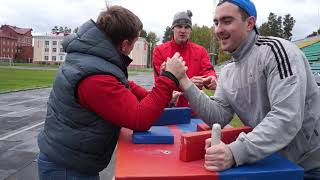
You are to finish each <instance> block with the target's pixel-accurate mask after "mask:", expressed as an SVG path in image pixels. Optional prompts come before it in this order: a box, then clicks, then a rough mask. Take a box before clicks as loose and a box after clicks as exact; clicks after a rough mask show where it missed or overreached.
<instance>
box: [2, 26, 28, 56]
mask: <svg viewBox="0 0 320 180" xmlns="http://www.w3.org/2000/svg"><path fill="white" fill-rule="evenodd" d="M31 31H32V29H31V28H19V27H16V26H11V25H2V26H1V27H0V59H10V60H16V61H21V62H30V61H32V55H33V52H32V50H33V49H32V34H31Z"/></svg>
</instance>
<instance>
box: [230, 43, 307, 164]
mask: <svg viewBox="0 0 320 180" xmlns="http://www.w3.org/2000/svg"><path fill="white" fill-rule="evenodd" d="M293 51H297V50H295V49H293ZM287 52H288V51H287ZM288 56H289V57H288V58H289V61H287V62H282V63H286V67H287V69H286V70H287V74H286V73H285V70H284V69H283V68H282V69H281V68H279V67H278V66H279V64H277V63H276V60H275V59H272V58H274V56H273V57H272V58H270V59H269V62H268V59H266V61H267V62H268V64H267V67H266V69H265V70H266V75H267V81H266V83H267V89H268V90H267V91H268V92H267V93H268V98H269V102H265V103H270V106H271V109H270V111H269V112H268V113H267V115H266V116H265V117H264V118H263V119H262V120H260V121H261V122H260V123H259V124H258V125H257V126H256V127H255V128H254V129H253V131H252V132H250V133H248V134H245V133H241V134H240V135H239V137H238V138H237V140H236V141H234V142H233V143H231V144H229V145H228V146H229V148H230V149H231V151H232V153H233V155H234V159H235V161H236V164H237V165H241V164H244V163H252V162H255V161H258V160H260V159H262V158H264V157H266V156H268V155H270V154H272V153H274V152H277V151H279V150H281V149H282V148H284V147H285V146H287V145H288V144H289V143H290V142H291V141H292V140H293V139H294V137H295V136H296V134H297V133H298V131H299V130H300V129H301V126H302V122H303V117H304V108H305V107H304V106H305V102H304V101H305V97H306V83H307V82H306V81H307V80H306V70H305V66H304V62H303V61H304V60H303V58H302V57H301V56H298V55H297V54H294V52H292V51H291V54H288ZM281 67H283V66H281ZM289 69H290V70H291V72H292V73H291V72H290V70H289ZM279 70H280V71H279ZM281 74H282V78H281Z"/></svg>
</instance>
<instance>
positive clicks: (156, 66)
mask: <svg viewBox="0 0 320 180" xmlns="http://www.w3.org/2000/svg"><path fill="white" fill-rule="evenodd" d="M152 61H153V75H154V80H156V79H157V78H158V77H159V75H160V66H161V64H162V63H163V62H164V61H165V59H163V57H162V56H161V53H160V50H159V47H158V46H156V47H155V48H154V50H153V55H152Z"/></svg>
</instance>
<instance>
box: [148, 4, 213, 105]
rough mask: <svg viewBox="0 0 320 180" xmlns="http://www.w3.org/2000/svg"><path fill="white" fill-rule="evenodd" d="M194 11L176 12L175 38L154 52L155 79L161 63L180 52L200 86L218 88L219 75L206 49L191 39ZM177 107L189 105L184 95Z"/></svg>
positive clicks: (191, 76) (173, 28) (189, 73)
mask: <svg viewBox="0 0 320 180" xmlns="http://www.w3.org/2000/svg"><path fill="white" fill-rule="evenodd" d="M191 17H192V12H191V11H190V10H187V11H183V12H178V13H176V14H175V16H174V18H173V22H172V26H171V28H172V31H173V39H172V40H171V41H169V42H166V43H164V44H161V45H159V46H157V47H155V49H154V52H153V70H154V79H155V81H156V80H157V79H158V78H159V74H160V69H161V64H162V63H163V62H164V61H166V60H167V58H168V57H169V58H170V57H172V56H173V55H174V53H176V52H179V53H180V55H181V56H182V57H183V60H184V61H185V63H186V66H187V67H188V71H187V75H188V77H189V78H190V79H191V81H192V82H193V83H194V84H195V85H196V86H197V87H198V88H199V89H202V88H203V87H206V88H207V89H210V90H214V89H215V88H216V79H217V75H216V73H215V71H214V68H213V66H212V65H211V64H210V60H209V56H208V53H207V51H206V49H205V48H204V47H202V46H200V45H198V44H195V43H193V42H190V41H189V37H190V34H191V31H192V22H191ZM176 106H177V107H185V106H189V103H188V101H187V100H186V99H185V98H184V97H179V99H178V101H177V103H176Z"/></svg>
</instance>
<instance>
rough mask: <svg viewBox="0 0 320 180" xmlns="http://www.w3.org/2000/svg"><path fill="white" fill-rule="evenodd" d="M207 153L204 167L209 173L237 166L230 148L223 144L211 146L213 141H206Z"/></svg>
mask: <svg viewBox="0 0 320 180" xmlns="http://www.w3.org/2000/svg"><path fill="white" fill-rule="evenodd" d="M205 151H206V154H205V156H204V160H205V162H204V167H205V168H206V169H207V170H209V171H222V170H225V169H229V168H231V167H232V166H233V165H234V164H235V161H234V158H233V154H232V152H231V150H230V148H229V147H228V146H227V145H226V144H224V143H223V142H220V143H219V144H217V145H213V146H211V139H210V138H209V139H206V146H205Z"/></svg>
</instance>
